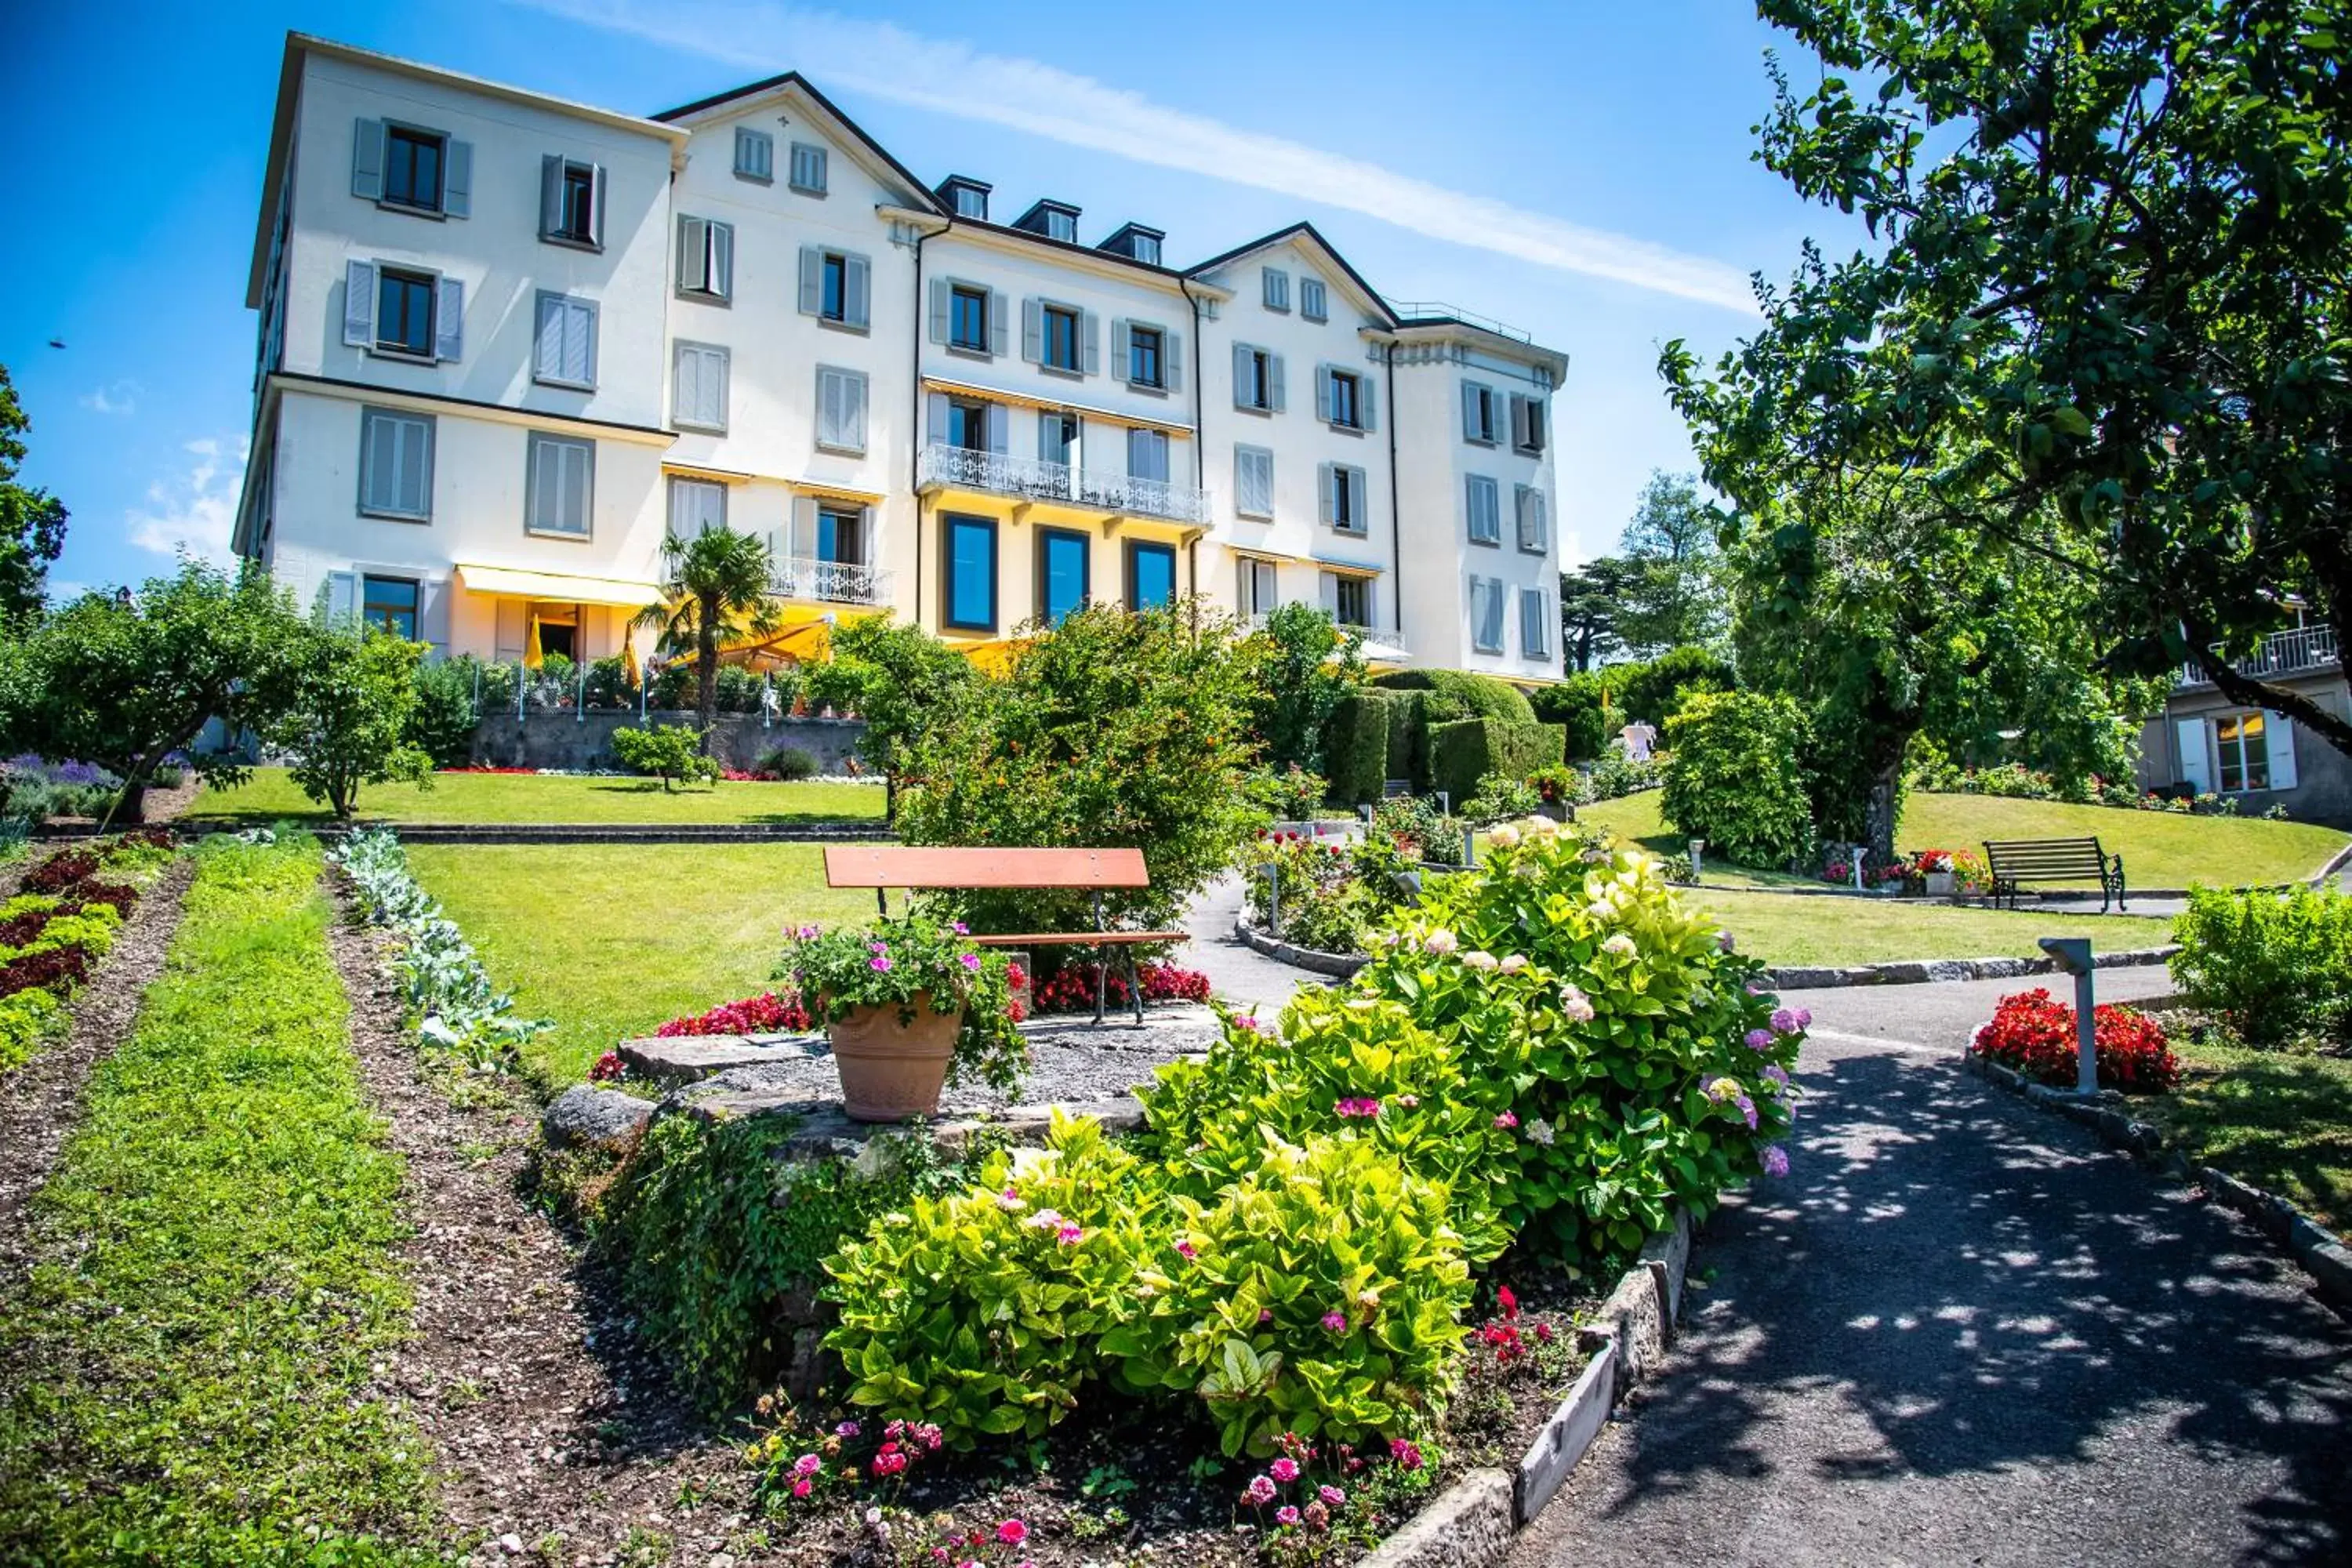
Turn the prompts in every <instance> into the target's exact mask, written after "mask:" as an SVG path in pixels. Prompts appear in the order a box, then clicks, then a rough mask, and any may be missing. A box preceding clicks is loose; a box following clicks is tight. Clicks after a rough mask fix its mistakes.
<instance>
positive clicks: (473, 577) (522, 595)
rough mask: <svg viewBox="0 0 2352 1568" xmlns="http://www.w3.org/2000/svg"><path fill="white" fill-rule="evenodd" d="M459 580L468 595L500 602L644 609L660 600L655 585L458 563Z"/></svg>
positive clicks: (658, 586) (621, 579) (609, 578)
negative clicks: (537, 602) (487, 595)
mask: <svg viewBox="0 0 2352 1568" xmlns="http://www.w3.org/2000/svg"><path fill="white" fill-rule="evenodd" d="M457 581H458V583H459V584H460V585H461V586H462V587H464V588H465V590H466V591H467V593H469V594H489V595H495V596H496V597H498V598H501V599H547V600H551V601H552V602H554V603H555V604H559V605H621V606H622V607H624V608H625V609H631V610H642V609H644V608H645V607H646V605H651V604H654V603H656V602H658V601H659V600H660V598H661V585H660V584H656V583H633V582H630V581H628V580H627V579H625V578H621V577H573V576H571V575H569V574H565V573H562V572H520V571H517V570H516V569H514V568H513V567H511V566H468V565H467V564H466V563H463V562H459V563H458V564H457Z"/></svg>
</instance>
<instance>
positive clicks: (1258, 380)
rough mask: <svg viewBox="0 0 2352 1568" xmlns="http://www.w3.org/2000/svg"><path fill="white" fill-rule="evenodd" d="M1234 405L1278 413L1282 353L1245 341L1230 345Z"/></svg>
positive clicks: (1280, 396)
mask: <svg viewBox="0 0 2352 1568" xmlns="http://www.w3.org/2000/svg"><path fill="white" fill-rule="evenodd" d="M1234 407H1236V408H1248V409H1255V410H1256V411H1257V412H1258V413H1261V414H1279V413H1281V412H1282V356H1281V355H1280V354H1277V353H1268V352H1267V351H1265V349H1260V348H1252V347H1251V346H1250V345H1249V344H1247V343H1235V344H1234Z"/></svg>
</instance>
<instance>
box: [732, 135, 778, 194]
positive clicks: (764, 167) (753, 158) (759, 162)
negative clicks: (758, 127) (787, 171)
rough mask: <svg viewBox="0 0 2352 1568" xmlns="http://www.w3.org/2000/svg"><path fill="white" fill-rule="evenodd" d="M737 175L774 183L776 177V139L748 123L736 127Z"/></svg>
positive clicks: (740, 178) (764, 183)
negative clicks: (755, 129)
mask: <svg viewBox="0 0 2352 1568" xmlns="http://www.w3.org/2000/svg"><path fill="white" fill-rule="evenodd" d="M735 177H736V178H737V179H739V180H756V181H758V182H759V183H760V184H763V185H766V184H774V183H775V178H776V139H775V138H774V137H772V136H771V135H769V134H768V133H767V132H764V131H754V130H752V129H751V127H750V126H748V125H738V126H737V127H736V128H735Z"/></svg>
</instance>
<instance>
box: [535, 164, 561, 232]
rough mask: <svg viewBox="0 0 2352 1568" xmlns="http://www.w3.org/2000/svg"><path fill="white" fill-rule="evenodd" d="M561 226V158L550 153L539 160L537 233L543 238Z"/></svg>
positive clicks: (558, 229) (557, 230)
mask: <svg viewBox="0 0 2352 1568" xmlns="http://www.w3.org/2000/svg"><path fill="white" fill-rule="evenodd" d="M562 227H563V160H562V159H561V158H559V157H557V156H556V155H555V154H554V153H548V154H547V155H546V156H544V157H542V158H541V159H540V161H539V233H540V237H541V238H542V239H544V238H546V237H548V236H549V235H551V234H556V233H559V232H561V231H562Z"/></svg>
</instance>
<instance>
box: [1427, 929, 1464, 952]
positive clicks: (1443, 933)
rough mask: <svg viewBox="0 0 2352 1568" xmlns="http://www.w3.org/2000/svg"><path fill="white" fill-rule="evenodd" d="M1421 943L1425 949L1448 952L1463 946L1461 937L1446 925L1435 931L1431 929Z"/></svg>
mask: <svg viewBox="0 0 2352 1568" xmlns="http://www.w3.org/2000/svg"><path fill="white" fill-rule="evenodd" d="M1421 945H1422V947H1423V949H1424V950H1426V951H1428V952H1435V953H1447V952H1453V951H1454V949H1455V948H1457V947H1459V946H1461V945H1462V942H1461V939H1460V938H1458V937H1456V936H1455V935H1454V933H1453V932H1452V931H1447V930H1446V929H1445V928H1444V926H1440V927H1438V928H1437V929H1436V930H1435V931H1431V932H1430V933H1429V934H1428V935H1427V936H1425V937H1423V938H1422V939H1421Z"/></svg>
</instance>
